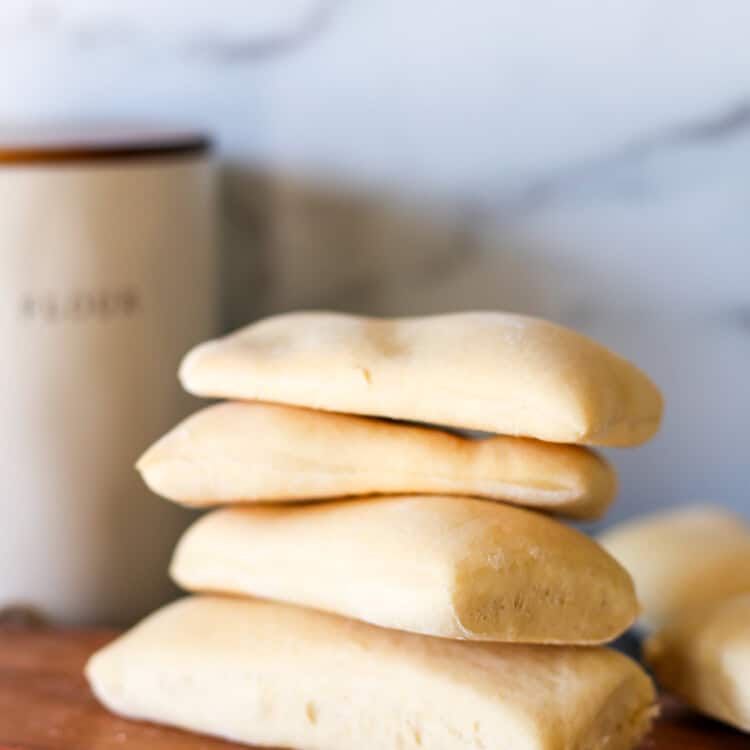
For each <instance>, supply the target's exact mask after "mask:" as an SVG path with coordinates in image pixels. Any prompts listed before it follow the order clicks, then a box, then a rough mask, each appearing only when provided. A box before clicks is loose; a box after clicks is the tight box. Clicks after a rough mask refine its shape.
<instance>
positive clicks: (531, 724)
mask: <svg viewBox="0 0 750 750" xmlns="http://www.w3.org/2000/svg"><path fill="white" fill-rule="evenodd" d="M181 378H182V381H183V384H184V385H185V387H186V388H187V390H189V391H190V392H192V393H196V394H198V395H203V396H214V397H219V398H230V399H241V400H242V401H239V402H237V401H235V402H229V403H224V404H220V405H218V406H214V407H209V408H208V409H205V410H203V411H202V412H199V413H198V414H196V415H194V416H193V417H191V418H189V419H188V420H186V421H185V422H184V423H183V424H182V425H179V426H178V427H177V428H175V430H173V431H172V432H171V433H170V434H168V435H167V436H165V437H164V438H163V439H162V440H161V441H159V442H158V443H157V444H156V445H155V446H153V447H152V448H151V449H150V450H149V451H147V452H146V454H145V455H144V457H143V458H142V459H141V461H140V462H139V465H138V466H139V469H140V470H141V472H142V473H143V476H144V478H145V480H146V481H147V483H148V484H149V485H150V486H151V487H152V488H153V489H154V490H156V491H157V492H160V493H162V494H164V495H166V496H167V497H169V498H170V499H172V500H176V501H178V502H182V503H185V504H187V505H195V506H204V507H211V506H221V505H226V506H228V507H226V508H223V509H217V510H214V511H212V512H211V513H209V514H208V515H206V516H205V517H203V518H202V519H200V520H199V521H197V522H196V524H194V526H193V527H192V528H191V529H189V530H188V531H187V532H186V534H185V536H184V537H183V539H182V540H181V542H180V543H179V545H178V548H177V550H176V553H175V556H174V559H173V563H172V574H173V577H174V578H175V579H176V580H177V581H178V583H180V584H181V585H182V586H183V587H184V588H186V589H188V590H189V591H193V592H197V593H198V594H199V596H194V597H192V598H188V599H186V600H183V601H182V602H180V603H177V604H174V605H170V607H167V608H165V609H164V610H162V611H160V612H158V613H156V614H154V615H152V616H151V617H150V618H147V620H146V621H144V623H142V624H141V625H139V626H138V627H137V628H135V629H134V631H133V632H132V633H130V634H126V635H125V636H123V637H122V638H121V639H120V640H118V641H117V642H115V643H114V644H113V645H111V646H109V647H107V648H105V649H104V650H103V651H102V652H101V653H100V654H98V655H96V656H95V657H94V658H93V660H92V661H91V663H90V665H89V668H88V675H89V679H90V680H91V682H92V685H93V687H94V690H95V691H96V693H97V695H98V696H99V697H100V698H101V700H102V701H103V702H104V703H105V704H107V705H108V706H110V707H111V708H112V709H113V710H115V711H118V712H120V713H123V714H125V715H129V716H135V717H141V718H148V719H151V720H155V721H163V722H167V723H172V724H176V725H179V726H183V727H186V728H189V729H194V730H196V731H202V732H208V733H211V734H218V735H221V736H225V737H230V738H233V739H237V740H240V741H244V742H249V743H256V744H263V745H284V746H291V747H297V748H299V749H300V750H307V748H310V750H345V749H347V750H348V748H351V747H352V746H353V745H360V746H364V747H371V748H373V750H374V749H375V748H383V747H410V748H415V750H416V749H417V748H419V747H421V746H433V747H448V746H453V745H456V746H458V745H460V744H467V743H468V744H473V745H475V746H476V747H479V748H481V747H489V746H499V745H505V744H508V745H511V744H512V745H513V747H518V748H523V750H558V749H559V748H563V747H565V748H576V749H578V748H580V750H598V749H599V748H604V747H606V748H607V750H631V748H633V747H635V746H636V745H637V743H638V742H639V741H640V739H641V738H642V737H643V736H644V735H645V733H646V732H647V731H648V727H649V725H650V723H651V720H652V718H653V716H654V713H655V709H654V703H655V695H654V691H653V687H652V685H651V683H650V681H649V679H648V678H647V677H646V676H645V674H644V673H643V672H642V671H641V670H640V668H639V667H638V666H637V665H635V664H634V663H632V662H630V661H629V660H628V659H626V658H625V657H623V656H620V655H618V654H615V653H614V652H611V651H609V650H607V649H605V648H602V647H601V646H599V645H596V644H603V643H606V642H608V641H610V640H612V639H613V638H615V637H616V636H617V635H619V634H620V633H622V632H623V631H624V630H625V629H626V628H627V627H628V626H629V625H630V624H631V622H632V621H633V620H634V619H635V617H636V616H637V613H638V605H637V602H636V598H635V593H634V588H633V584H632V580H631V579H630V577H629V575H628V574H627V573H626V572H625V570H624V569H623V568H622V567H621V566H620V565H619V564H618V563H617V562H616V561H615V560H614V559H613V558H612V557H610V556H609V554H608V553H607V552H605V551H604V550H603V549H602V548H601V547H599V545H598V544H596V543H595V542H594V541H593V540H591V539H589V538H588V537H586V536H585V535H583V534H581V533H579V532H577V531H575V530H573V529H570V528H568V527H567V526H565V525H563V524H562V523H560V522H559V521H556V520H554V519H552V518H550V517H548V516H545V515H543V514H541V513H539V512H538V511H540V510H544V511H547V512H552V513H555V514H557V515H567V516H570V517H575V518H593V517H597V516H599V515H601V514H602V513H603V512H604V510H605V509H606V508H607V507H608V505H609V503H610V502H611V499H612V497H613V495H614V490H615V486H616V478H615V474H614V471H613V469H612V468H611V467H610V466H609V464H607V463H606V462H605V461H604V460H603V459H602V458H601V457H599V456H598V455H597V454H596V453H594V452H593V451H592V450H590V449H588V448H585V447H583V446H582V445H581V444H587V445H635V444H638V443H640V442H643V441H644V440H646V439H648V437H650V436H651V435H652V434H653V433H654V432H655V430H656V429H657V428H658V424H659V421H660V418H661V408H662V406H661V397H660V395H659V392H658V390H657V389H656V387H655V386H654V385H653V384H652V383H651V382H650V381H649V380H648V378H647V377H646V376H645V375H644V374H643V373H641V372H640V371H639V370H637V369H636V368H635V367H633V366H632V365H630V364H629V363H627V362H626V361H624V360H622V359H621V358H619V357H617V356H616V355H614V354H612V353H611V352H609V351H608V350H606V349H604V348H603V347H601V346H599V345H597V344H596V343H594V342H593V341H591V340H589V339H587V338H585V337H583V336H580V335H578V334H576V333H574V332H572V331H569V330H567V329H564V328H561V327H559V326H556V325H553V324H551V323H546V322H544V321H540V320H536V319H531V318H525V317H522V316H516V315H505V314H501V313H460V314H453V315H443V316H435V317H431V318H407V319H401V320H397V319H392V320H376V319H368V318H359V317H356V316H348V315H341V314H336V313H295V314H291V315H283V316H278V317H276V318H270V319H267V320H264V321H261V322H259V323H257V324H254V325H251V326H249V327H248V328H246V329H243V330H242V331H240V332H238V333H236V334H233V335H230V336H228V337H226V338H224V339H220V340H218V341H214V342H209V343H207V344H204V345H201V346H199V347H198V348H197V349H195V350H194V351H193V352H191V353H190V354H189V355H188V356H187V357H186V358H185V360H184V362H183V365H182V367H181ZM261 402H262V403H261ZM337 412H343V413H337ZM383 418H388V419H393V420H412V421H417V422H427V423H437V424H440V425H443V427H451V428H457V429H472V430H485V431H490V432H494V433H499V434H497V435H496V436H494V437H488V438H482V439H478V438H467V437H460V436H457V435H452V434H449V433H447V432H445V431H444V430H440V429H438V428H433V427H426V426H418V425H405V424H401V423H394V422H391V421H387V420H386V419H383ZM565 443H567V444H565ZM508 503H512V504H515V505H516V506H528V507H527V508H521V507H513V506H512V505H509V504H508ZM269 504H270V505H269ZM532 509H535V510H532ZM202 592H205V593H210V594H211V596H203V595H200V594H201V593H202ZM254 597H262V598H264V599H266V600H272V601H273V602H276V603H272V602H271V601H262V602H261V601H258V600H256V599H255V598H254ZM489 641H494V643H490V642H489ZM529 644H544V645H529Z"/></svg>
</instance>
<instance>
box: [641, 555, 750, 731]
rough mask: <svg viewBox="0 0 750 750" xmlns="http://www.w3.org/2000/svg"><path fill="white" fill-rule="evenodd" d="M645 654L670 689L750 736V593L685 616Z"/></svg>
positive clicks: (651, 641)
mask: <svg viewBox="0 0 750 750" xmlns="http://www.w3.org/2000/svg"><path fill="white" fill-rule="evenodd" d="M746 564H747V565H748V566H750V558H749V559H748V560H747V561H746ZM645 656H646V660H647V661H648V663H649V664H650V665H651V667H652V668H653V670H654V673H655V674H656V676H657V678H658V680H659V681H660V682H661V683H662V685H663V686H664V687H665V688H667V689H668V690H670V691H671V692H673V693H674V694H675V695H677V696H679V697H680V698H682V700H684V701H685V702H686V703H688V704H690V705H691V706H693V708H696V709H698V710H699V711H702V712H703V713H705V714H708V715H709V716H713V717H714V718H716V719H721V720H722V721H725V722H727V723H729V724H732V725H733V726H735V727H737V728H738V729H743V730H744V731H746V732H750V594H742V595H740V596H737V597H733V598H731V599H725V600H723V601H721V602H719V603H718V604H713V605H711V606H710V607H706V608H704V609H702V610H699V611H694V612H692V613H691V614H690V615H686V616H684V617H681V618H679V619H678V620H676V621H675V622H673V623H672V624H671V625H668V626H667V627H666V628H665V629H664V630H662V631H660V632H659V633H657V634H656V635H654V636H652V637H651V638H649V640H648V641H646V647H645Z"/></svg>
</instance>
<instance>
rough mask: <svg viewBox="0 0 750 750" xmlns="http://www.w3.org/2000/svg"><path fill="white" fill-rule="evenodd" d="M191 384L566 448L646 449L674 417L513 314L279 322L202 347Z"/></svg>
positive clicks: (578, 348) (627, 372)
mask: <svg viewBox="0 0 750 750" xmlns="http://www.w3.org/2000/svg"><path fill="white" fill-rule="evenodd" d="M180 379H181V380H182V383H183V385H184V386H185V388H186V389H187V390H188V391H189V392H190V393H194V394H196V395H198V396H215V397H219V398H239V399H256V400H259V401H272V402H279V403H285V404H294V405H297V406H307V407H310V408H312V409H325V410H328V411H337V412H347V413H350V414H369V415H374V416H379V417H389V418H391V419H409V420H414V421H418V422H429V423H434V424H443V425H447V426H451V427H458V428H466V429H474V430H485V431H487V432H494V433H500V434H504V435H516V436H524V437H532V438H537V439H539V440H546V441H552V442H558V443H583V444H588V445H614V446H631V445H638V444H639V443H643V442H645V441H646V440H648V439H649V438H650V437H652V436H653V435H654V433H655V432H656V431H657V429H658V427H659V424H660V421H661V412H662V399H661V395H660V393H659V390H658V389H657V388H656V386H654V384H653V383H652V382H651V381H650V380H649V379H648V378H647V377H646V375H644V374H643V373H642V372H641V371H640V370H638V369H637V368H636V367H634V366H633V365H632V364H630V363H629V362H627V361H625V360H624V359H622V358H621V357H618V356H617V355H616V354H614V353H613V352H611V351H609V350H608V349H605V348H604V347H602V346H600V345H599V344H597V343H595V342H594V341H592V340H591V339H589V338H586V337H585V336H581V335H580V334H578V333H575V332H574V331H571V330H569V329H567V328H563V327H561V326H558V325H555V324H553V323H549V322H547V321H544V320H539V319H536V318H529V317H525V316H522V315H510V314H506V313H486V312H473V313H453V314H448V315H435V316H429V317H418V318H400V319H396V318H393V319H376V318H363V317H358V316H354V315H344V314H341V313H331V312H298V313H291V314H287V315H279V316H276V317H272V318H267V319H266V320H262V321H260V322H259V323H255V324H253V325H250V326H248V327H247V328H244V329H242V330H240V331H238V332H237V333H234V334H231V335H230V336H226V337H225V338H222V339H218V340H216V341H210V342H208V343H206V344H202V345H201V346H199V347H197V348H196V349H194V350H193V351H192V352H190V353H189V354H188V356H187V357H186V358H185V359H184V361H183V363H182V366H181V368H180Z"/></svg>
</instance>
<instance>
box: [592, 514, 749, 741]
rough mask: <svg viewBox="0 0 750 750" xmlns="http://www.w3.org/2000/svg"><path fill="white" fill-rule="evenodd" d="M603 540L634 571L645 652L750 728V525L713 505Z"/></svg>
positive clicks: (673, 685) (687, 693) (694, 693)
mask: <svg viewBox="0 0 750 750" xmlns="http://www.w3.org/2000/svg"><path fill="white" fill-rule="evenodd" d="M602 543H603V544H604V545H605V546H606V547H607V548H608V549H609V550H610V551H611V553H612V554H613V555H614V556H615V557H617V558H618V560H620V562H621V563H622V564H623V565H624V566H625V567H626V568H627V569H628V570H629V571H630V572H631V573H632V575H633V577H634V579H635V583H636V586H637V589H638V592H639V595H640V596H641V597H642V601H643V604H644V613H643V615H644V616H643V618H642V622H641V624H642V626H643V627H644V628H646V629H647V630H653V631H654V632H653V633H652V634H651V635H650V637H649V638H648V640H647V641H646V643H645V648H644V656H645V659H646V661H647V662H648V664H649V665H650V666H651V667H652V669H653V671H654V674H655V675H656V677H657V679H658V680H659V682H660V683H661V684H662V686H663V687H665V688H666V689H668V690H669V691H670V692H672V693H674V694H675V695H677V696H679V697H680V698H681V699H682V700H683V701H685V702H686V703H688V704H689V705H691V706H693V707H694V708H695V709H697V710H698V711H701V712H703V713H705V714H707V715H709V716H712V717H714V718H716V719H720V720H721V721H725V722H727V723H729V724H732V725H733V726H735V727H736V728H738V729H742V730H744V731H746V732H750V526H749V525H748V524H747V522H746V521H745V520H744V519H742V518H740V517H739V516H737V515H736V514H734V513H730V512H729V511H727V510H725V509H723V508H721V507H718V506H711V505H697V506H686V507H682V508H677V509H673V510H670V511H667V512H664V513H656V514H653V515H650V516H646V517H644V518H640V519H635V520H632V521H629V522H625V523H622V524H619V525H618V526H616V527H614V528H612V529H610V530H609V531H608V532H607V533H605V534H604V535H603V536H602Z"/></svg>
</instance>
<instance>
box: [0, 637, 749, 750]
mask: <svg viewBox="0 0 750 750" xmlns="http://www.w3.org/2000/svg"><path fill="white" fill-rule="evenodd" d="M115 635H116V632H115V631H112V630H53V629H48V628H22V627H2V628H0V750H11V749H12V750H232V748H234V749H235V750H237V749H238V748H240V747H242V746H240V745H235V744H233V743H229V742H222V741H220V740H214V739H211V738H208V737H203V736H199V735H195V734H189V733H187V732H181V731H178V730H176V729H169V728H166V727H158V726H155V725H153V724H145V723H142V722H132V721H126V720H125V719H120V718H118V717H116V716H113V715H111V714H109V713H107V712H106V711H105V710H104V709H103V708H101V707H100V706H99V705H98V704H97V702H96V701H95V700H94V697H93V695H92V694H91V692H90V691H89V689H88V687H87V685H86V682H85V680H84V678H83V676H82V673H81V670H82V668H83V665H84V663H85V661H86V659H87V658H88V656H89V654H91V652H92V651H94V650H95V649H96V648H98V647H99V646H101V645H103V644H104V643H106V642H107V641H109V640H110V639H111V638H113V637H114V636H115ZM642 750H750V736H748V735H743V734H740V733H739V732H735V731H732V730H730V729H728V728H726V727H724V726H722V725H720V724H718V723H716V722H712V721H709V720H708V719H703V718H700V717H698V716H696V715H695V714H691V713H690V712H689V711H687V710H686V709H685V708H683V707H681V706H679V705H678V704H677V703H675V702H673V701H671V700H665V701H664V711H663V717H662V718H661V719H660V720H659V722H658V724H657V726H656V730H655V732H654V734H653V735H652V736H651V737H650V738H649V739H648V740H647V741H646V743H645V744H644V746H643V748H642Z"/></svg>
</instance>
